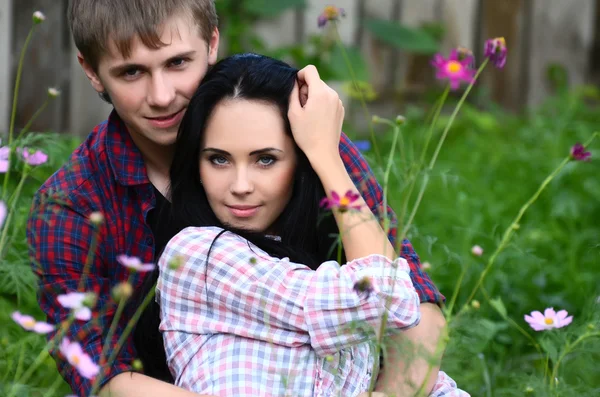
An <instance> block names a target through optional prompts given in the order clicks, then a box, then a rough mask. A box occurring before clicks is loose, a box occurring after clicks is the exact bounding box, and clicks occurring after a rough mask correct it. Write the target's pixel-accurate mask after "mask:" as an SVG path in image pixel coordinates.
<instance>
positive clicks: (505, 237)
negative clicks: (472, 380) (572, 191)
mask: <svg viewBox="0 0 600 397" xmlns="http://www.w3.org/2000/svg"><path fill="white" fill-rule="evenodd" d="M597 135H598V133H597V132H596V133H594V134H593V135H592V137H591V138H590V139H589V140H588V142H587V143H586V144H585V146H586V147H587V146H588V145H589V144H590V143H591V142H592V141H593V140H594V139H595V138H596V136H597ZM569 161H571V156H570V155H569V156H567V157H566V158H565V159H564V160H563V161H562V162H561V163H560V164H559V165H558V167H556V168H555V169H554V171H552V173H551V174H550V175H548V176H547V177H546V179H544V181H543V182H542V183H541V184H540V186H539V187H538V189H537V191H536V192H535V193H534V194H533V196H531V198H530V199H529V200H527V202H526V203H525V204H524V205H523V206H522V207H521V209H520V210H519V213H518V214H517V216H516V217H515V220H514V221H513V222H512V223H511V224H510V226H509V227H508V228H507V229H506V230H505V231H504V235H503V237H502V240H501V242H500V244H499V245H498V247H497V248H496V250H495V251H494V253H493V254H492V255H491V256H490V259H489V260H488V263H487V265H486V267H485V268H484V269H483V272H481V275H480V276H479V279H478V280H477V283H476V284H475V287H473V291H471V294H470V295H469V297H468V298H467V300H466V302H465V306H466V305H467V304H469V302H470V301H471V299H473V297H474V296H475V294H476V293H477V290H478V289H479V287H480V286H481V284H482V283H483V280H484V279H485V277H486V276H487V274H488V273H489V271H490V269H491V268H492V266H493V264H494V262H495V261H496V258H497V257H498V255H500V253H501V252H502V251H503V250H504V248H506V245H507V244H508V242H509V240H510V238H511V237H512V235H513V233H514V232H515V230H516V229H518V228H519V222H520V221H521V218H522V217H523V215H524V214H525V212H526V211H527V210H528V209H529V207H531V205H532V204H533V203H535V201H536V200H537V199H538V197H540V195H541V194H542V192H543V191H544V190H545V189H546V187H547V186H548V185H549V184H550V182H552V180H553V179H554V178H555V177H556V175H558V173H559V172H560V171H562V169H563V168H564V167H565V165H567V163H568V162H569Z"/></svg>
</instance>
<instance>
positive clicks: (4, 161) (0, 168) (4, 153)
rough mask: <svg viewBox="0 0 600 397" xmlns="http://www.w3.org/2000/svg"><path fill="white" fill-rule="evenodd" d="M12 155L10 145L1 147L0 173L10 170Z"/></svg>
mask: <svg viewBox="0 0 600 397" xmlns="http://www.w3.org/2000/svg"><path fill="white" fill-rule="evenodd" d="M9 157H10V148H9V147H8V146H3V147H0V173H5V172H6V171H8V166H9V165H10V164H9V160H8V159H9Z"/></svg>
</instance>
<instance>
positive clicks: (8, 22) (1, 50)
mask: <svg viewBox="0 0 600 397" xmlns="http://www.w3.org/2000/svg"><path fill="white" fill-rule="evenodd" d="M11 42H12V0H0V136H5V134H6V133H7V132H8V126H9V123H10V103H11V102H12V96H11V95H10V94H11V93H12V86H13V83H12V68H11V64H12V62H11V50H10V47H11Z"/></svg>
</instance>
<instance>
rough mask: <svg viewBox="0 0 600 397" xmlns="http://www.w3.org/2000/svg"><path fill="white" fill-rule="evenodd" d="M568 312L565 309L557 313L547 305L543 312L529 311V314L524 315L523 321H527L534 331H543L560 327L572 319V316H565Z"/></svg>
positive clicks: (569, 322)
mask: <svg viewBox="0 0 600 397" xmlns="http://www.w3.org/2000/svg"><path fill="white" fill-rule="evenodd" d="M568 314H569V313H567V311H566V310H561V311H559V312H558V313H557V312H555V311H554V309H553V308H551V307H549V308H547V309H546V310H545V311H544V314H542V313H540V312H539V311H537V310H536V311H533V312H531V315H530V316H529V315H527V314H526V315H525V321H527V322H528V323H529V325H530V326H531V328H533V329H534V330H535V331H544V330H547V329H552V328H562V327H565V326H567V325H569V324H571V321H573V316H569V317H567V315H568Z"/></svg>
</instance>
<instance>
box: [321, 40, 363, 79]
mask: <svg viewBox="0 0 600 397" xmlns="http://www.w3.org/2000/svg"><path fill="white" fill-rule="evenodd" d="M345 50H346V56H347V57H348V62H347V61H346V58H345V57H344V53H343V52H342V49H341V48H340V46H339V45H336V46H335V47H333V49H332V51H331V58H330V62H329V64H330V66H331V69H332V70H333V72H334V74H335V78H336V79H337V80H353V78H352V73H350V69H349V66H348V63H350V65H351V66H352V71H353V72H354V78H355V79H356V80H359V81H369V80H370V78H369V69H368V67H367V62H366V61H365V58H364V57H363V55H362V53H361V52H360V50H359V49H358V48H356V47H345Z"/></svg>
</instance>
